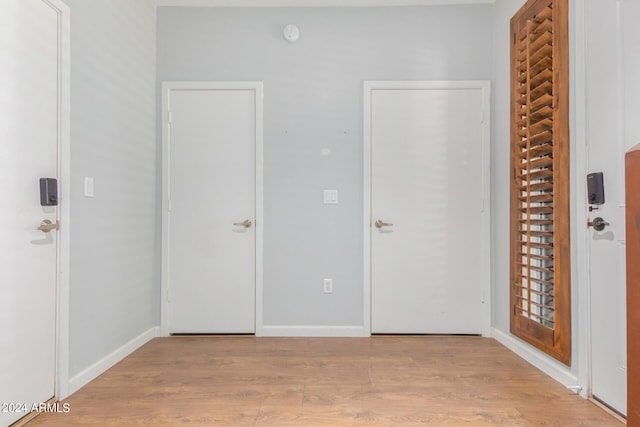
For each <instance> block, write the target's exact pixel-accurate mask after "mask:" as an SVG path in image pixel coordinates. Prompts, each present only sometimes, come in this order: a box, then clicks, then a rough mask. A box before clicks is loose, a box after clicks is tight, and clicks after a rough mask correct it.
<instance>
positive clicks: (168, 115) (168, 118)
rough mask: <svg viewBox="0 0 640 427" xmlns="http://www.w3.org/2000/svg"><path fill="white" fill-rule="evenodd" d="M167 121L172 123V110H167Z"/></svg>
mask: <svg viewBox="0 0 640 427" xmlns="http://www.w3.org/2000/svg"><path fill="white" fill-rule="evenodd" d="M167 122H168V123H169V124H171V111H167Z"/></svg>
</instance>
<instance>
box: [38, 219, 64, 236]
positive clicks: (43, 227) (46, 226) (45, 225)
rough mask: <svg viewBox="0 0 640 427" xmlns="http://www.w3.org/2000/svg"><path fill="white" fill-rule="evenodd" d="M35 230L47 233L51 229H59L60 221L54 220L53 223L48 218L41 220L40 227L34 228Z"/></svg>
mask: <svg viewBox="0 0 640 427" xmlns="http://www.w3.org/2000/svg"><path fill="white" fill-rule="evenodd" d="M36 230H40V231H42V232H44V233H48V232H50V231H51V230H60V222H58V220H56V222H55V223H53V222H51V221H49V220H48V219H45V220H42V222H41V223H40V227H38V228H36Z"/></svg>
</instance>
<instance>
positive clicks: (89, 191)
mask: <svg viewBox="0 0 640 427" xmlns="http://www.w3.org/2000/svg"><path fill="white" fill-rule="evenodd" d="M93 195H94V194H93V178H91V177H88V176H85V177H84V197H93Z"/></svg>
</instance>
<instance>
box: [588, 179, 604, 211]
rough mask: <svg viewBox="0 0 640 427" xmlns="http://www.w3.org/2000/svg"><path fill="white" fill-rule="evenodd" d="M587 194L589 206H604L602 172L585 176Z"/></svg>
mask: <svg viewBox="0 0 640 427" xmlns="http://www.w3.org/2000/svg"><path fill="white" fill-rule="evenodd" d="M587 193H588V194H589V204H590V205H602V204H604V174H603V173H602V172H594V173H590V174H589V175H587Z"/></svg>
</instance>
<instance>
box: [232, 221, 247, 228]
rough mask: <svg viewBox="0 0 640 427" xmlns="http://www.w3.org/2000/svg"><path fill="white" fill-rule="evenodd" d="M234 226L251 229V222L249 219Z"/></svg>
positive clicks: (235, 223)
mask: <svg viewBox="0 0 640 427" xmlns="http://www.w3.org/2000/svg"><path fill="white" fill-rule="evenodd" d="M233 225H235V226H236V227H244V228H249V227H251V221H249V220H248V219H245V220H244V221H242V222H234V223H233Z"/></svg>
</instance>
